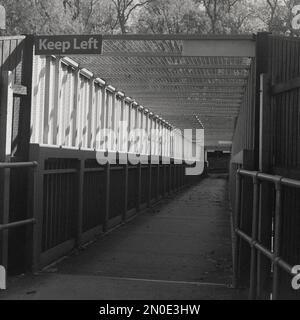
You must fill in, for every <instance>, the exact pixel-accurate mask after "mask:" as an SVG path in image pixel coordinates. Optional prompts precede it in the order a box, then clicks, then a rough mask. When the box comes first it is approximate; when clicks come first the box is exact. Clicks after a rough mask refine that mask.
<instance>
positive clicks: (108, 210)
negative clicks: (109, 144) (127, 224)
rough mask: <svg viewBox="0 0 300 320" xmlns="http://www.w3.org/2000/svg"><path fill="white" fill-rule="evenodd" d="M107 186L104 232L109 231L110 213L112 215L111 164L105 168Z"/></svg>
mask: <svg viewBox="0 0 300 320" xmlns="http://www.w3.org/2000/svg"><path fill="white" fill-rule="evenodd" d="M105 176H106V184H105V191H106V194H105V221H104V226H103V229H104V232H107V231H108V224H109V213H110V164H109V163H108V164H107V165H106V168H105Z"/></svg>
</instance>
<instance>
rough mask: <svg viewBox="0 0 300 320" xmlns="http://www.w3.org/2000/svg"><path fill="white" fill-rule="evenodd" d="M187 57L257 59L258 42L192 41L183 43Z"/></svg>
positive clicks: (184, 53)
mask: <svg viewBox="0 0 300 320" xmlns="http://www.w3.org/2000/svg"><path fill="white" fill-rule="evenodd" d="M182 55H183V56H186V57H190V56H191V57H194V56H198V57H255V56H256V42H255V41H251V40H239V41H237V40H218V41H215V40H192V41H189V40H187V41H183V52H182Z"/></svg>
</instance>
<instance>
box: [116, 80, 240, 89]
mask: <svg viewBox="0 0 300 320" xmlns="http://www.w3.org/2000/svg"><path fill="white" fill-rule="evenodd" d="M113 85H114V86H117V87H122V89H123V90H124V89H139V90H142V89H143V88H144V87H145V88H146V89H147V88H148V89H152V90H155V88H157V89H158V90H159V89H161V90H162V88H163V87H174V86H175V87H176V86H178V87H180V88H185V87H187V88H188V87H193V88H202V89H205V88H215V89H217V88H233V89H237V88H239V89H241V88H244V87H245V86H246V84H244V83H242V84H241V83H228V82H227V83H225V82H224V83H221V84H215V83H196V84H192V83H188V84H185V83H182V82H173V83H158V84H155V85H154V84H152V85H151V84H147V83H136V84H126V82H124V81H115V82H114V83H113ZM174 90H176V91H177V90H178V88H174Z"/></svg>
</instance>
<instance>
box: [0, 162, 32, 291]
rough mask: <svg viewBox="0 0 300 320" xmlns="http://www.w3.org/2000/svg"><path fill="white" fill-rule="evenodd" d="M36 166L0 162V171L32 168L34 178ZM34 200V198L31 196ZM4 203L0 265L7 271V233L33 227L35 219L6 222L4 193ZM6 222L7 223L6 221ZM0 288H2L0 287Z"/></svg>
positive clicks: (0, 233) (7, 215)
mask: <svg viewBox="0 0 300 320" xmlns="http://www.w3.org/2000/svg"><path fill="white" fill-rule="evenodd" d="M37 166H38V163H37V162H35V161H33V162H20V163H12V162H7V163H5V162H1V163H0V170H9V171H11V170H12V169H20V168H32V169H34V173H33V175H34V176H36V170H35V169H36V168H37ZM7 177H9V178H8V179H5V181H4V183H5V184H6V187H7V189H9V186H10V175H7ZM32 181H33V183H35V178H33V179H32ZM33 190H34V186H33ZM33 199H34V196H33ZM4 202H5V203H6V205H5V206H4V210H5V211H7V212H4V215H3V216H4V217H6V219H5V221H3V223H2V224H0V236H1V239H2V241H1V243H0V252H1V256H0V263H1V264H2V265H3V267H4V269H5V270H7V269H8V245H9V244H8V241H9V238H8V234H7V232H8V231H10V230H12V229H16V228H21V227H27V226H29V225H32V226H34V225H35V224H36V219H35V218H30V219H25V220H20V221H16V222H11V223H9V222H8V219H9V211H10V207H9V202H10V199H9V193H6V198H5V199H4ZM6 220H7V221H6ZM35 229H36V228H34V229H33V236H32V238H33V240H32V245H33V246H32V252H34V247H35V245H36V244H35V240H36V238H35V236H34V234H35V232H36V230H35ZM32 260H33V261H32V266H34V265H35V264H36V263H35V260H36V256H35V255H34V254H32ZM5 276H6V274H5ZM1 287H2V286H1ZM3 288H4V289H5V288H6V280H5V285H4V286H3Z"/></svg>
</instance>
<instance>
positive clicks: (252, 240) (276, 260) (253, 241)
mask: <svg viewBox="0 0 300 320" xmlns="http://www.w3.org/2000/svg"><path fill="white" fill-rule="evenodd" d="M243 177H248V178H252V181H253V190H254V196H253V217H252V235H251V236H250V235H247V234H246V233H245V232H243V231H242V230H241V229H240V217H241V202H242V199H241V197H242V189H241V181H242V178H243ZM262 182H269V183H272V184H273V185H275V188H276V209H275V234H274V250H270V249H268V248H266V247H264V246H263V245H262V244H261V243H260V242H259V241H258V226H259V203H260V197H259V188H260V185H261V183H262ZM283 186H286V187H291V188H297V189H300V180H292V179H287V178H284V177H280V176H274V175H269V174H264V173H260V172H256V171H248V170H242V169H240V170H238V171H237V177H236V200H235V221H234V231H235V235H236V236H235V244H234V248H235V250H234V264H235V266H234V270H235V275H234V277H235V281H234V283H235V284H237V283H238V279H237V278H238V274H237V272H238V271H237V270H238V266H237V263H238V255H239V246H238V241H239V239H242V240H244V241H245V242H246V243H248V244H249V245H250V246H251V271H250V292H249V299H251V300H254V299H256V298H257V296H258V295H257V288H259V287H260V283H258V282H259V278H257V267H258V265H257V257H258V254H262V255H264V256H265V257H266V258H268V259H269V260H270V261H271V262H272V264H273V268H274V269H273V288H272V298H273V300H277V299H278V297H279V270H280V269H281V270H284V271H286V272H287V273H288V274H290V275H294V274H293V272H292V269H293V267H292V266H291V265H289V264H288V263H287V262H286V261H284V260H282V259H281V251H280V247H281V217H282V214H283V213H282V187H283Z"/></svg>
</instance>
